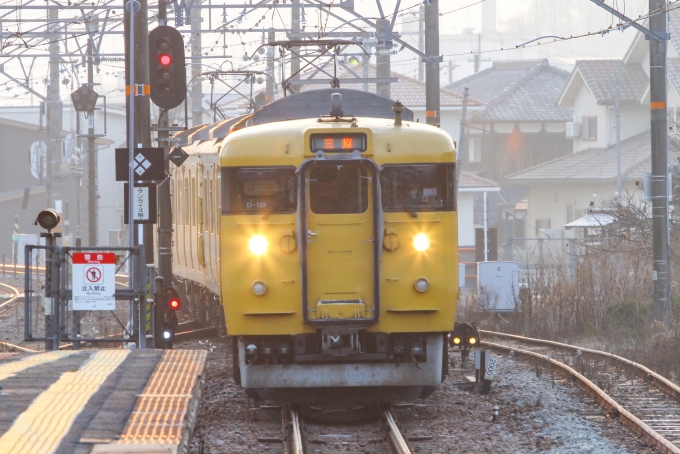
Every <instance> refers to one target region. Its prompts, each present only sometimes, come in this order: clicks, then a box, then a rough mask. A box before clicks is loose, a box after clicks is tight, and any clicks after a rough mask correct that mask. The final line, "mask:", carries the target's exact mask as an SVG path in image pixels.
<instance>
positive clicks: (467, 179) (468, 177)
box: [458, 170, 498, 188]
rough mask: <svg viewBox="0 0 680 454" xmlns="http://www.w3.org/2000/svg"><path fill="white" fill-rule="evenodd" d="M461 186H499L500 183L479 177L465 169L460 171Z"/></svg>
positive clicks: (459, 185)
mask: <svg viewBox="0 0 680 454" xmlns="http://www.w3.org/2000/svg"><path fill="white" fill-rule="evenodd" d="M458 187H459V188H497V187H498V183H496V182H495V181H491V180H487V179H486V178H482V177H478V176H477V175H474V174H472V173H470V172H466V171H464V170H461V171H460V181H459V182H458Z"/></svg>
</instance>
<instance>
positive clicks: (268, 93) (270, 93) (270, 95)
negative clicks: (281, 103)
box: [264, 28, 276, 104]
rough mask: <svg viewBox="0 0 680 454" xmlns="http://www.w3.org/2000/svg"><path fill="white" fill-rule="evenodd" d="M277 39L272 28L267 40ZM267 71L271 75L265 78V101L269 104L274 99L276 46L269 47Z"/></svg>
mask: <svg viewBox="0 0 680 454" xmlns="http://www.w3.org/2000/svg"><path fill="white" fill-rule="evenodd" d="M275 39H276V34H275V33H274V29H273V28H270V29H269V33H267V42H270V43H271V42H273V41H274V40H275ZM266 55H267V73H268V74H269V77H267V78H266V80H265V92H264V94H265V97H264V99H265V103H267V104H269V103H270V102H272V101H273V100H274V80H273V79H274V57H275V54H274V48H273V47H269V48H267V53H266Z"/></svg>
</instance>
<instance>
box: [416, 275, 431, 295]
mask: <svg viewBox="0 0 680 454" xmlns="http://www.w3.org/2000/svg"><path fill="white" fill-rule="evenodd" d="M413 285H414V287H415V288H416V290H418V291H419V292H420V293H423V292H425V291H427V289H428V288H429V287H430V283H429V282H427V279H424V278H420V279H418V280H417V281H416V283H415V284H413Z"/></svg>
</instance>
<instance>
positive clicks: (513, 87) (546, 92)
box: [473, 60, 572, 122]
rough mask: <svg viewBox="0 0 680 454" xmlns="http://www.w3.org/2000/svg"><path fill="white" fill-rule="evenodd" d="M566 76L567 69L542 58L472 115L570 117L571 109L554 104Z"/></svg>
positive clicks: (538, 118)
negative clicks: (480, 110)
mask: <svg viewBox="0 0 680 454" xmlns="http://www.w3.org/2000/svg"><path fill="white" fill-rule="evenodd" d="M567 80H569V73H568V72H567V71H563V70H561V69H558V68H554V67H551V66H550V65H549V64H548V61H547V60H544V61H542V62H541V63H540V64H538V65H536V66H534V67H533V68H532V69H530V70H528V71H525V73H524V75H523V76H522V77H520V78H518V79H517V80H515V81H514V82H513V83H511V84H510V85H508V86H507V87H505V89H503V91H501V92H500V93H498V95H496V96H495V97H494V98H493V99H492V100H491V101H489V103H488V104H487V105H486V108H485V109H484V111H483V112H479V113H476V115H473V117H476V118H481V119H485V120H496V121H565V122H566V121H571V120H572V111H571V109H570V108H568V107H558V106H557V99H558V98H559V96H560V93H562V88H563V87H564V85H565V84H566V83H567Z"/></svg>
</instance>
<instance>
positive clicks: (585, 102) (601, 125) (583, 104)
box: [573, 84, 609, 153]
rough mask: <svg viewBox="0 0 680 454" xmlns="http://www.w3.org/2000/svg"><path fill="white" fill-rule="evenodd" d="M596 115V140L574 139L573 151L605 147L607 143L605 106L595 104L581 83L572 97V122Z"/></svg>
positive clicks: (607, 127) (584, 85) (593, 98)
mask: <svg viewBox="0 0 680 454" xmlns="http://www.w3.org/2000/svg"><path fill="white" fill-rule="evenodd" d="M593 116H597V140H583V139H574V153H576V152H578V151H582V150H585V149H587V148H605V147H607V145H608V139H609V134H608V130H609V125H608V116H607V107H606V106H600V105H598V104H597V101H596V100H595V97H594V96H593V95H592V94H591V93H590V90H588V87H587V86H586V84H581V88H580V89H579V92H578V94H577V95H576V98H575V99H574V117H573V118H574V120H573V121H574V123H580V122H581V119H582V118H583V117H593Z"/></svg>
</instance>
